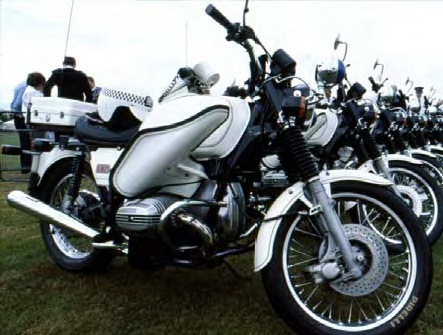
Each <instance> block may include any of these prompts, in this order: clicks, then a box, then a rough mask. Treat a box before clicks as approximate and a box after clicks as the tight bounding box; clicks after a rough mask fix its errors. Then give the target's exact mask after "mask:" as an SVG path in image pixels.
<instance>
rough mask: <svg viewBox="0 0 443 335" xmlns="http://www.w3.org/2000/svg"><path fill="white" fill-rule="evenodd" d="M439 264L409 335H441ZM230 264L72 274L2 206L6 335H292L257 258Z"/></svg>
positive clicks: (123, 267) (1, 309)
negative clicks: (271, 298)
mask: <svg viewBox="0 0 443 335" xmlns="http://www.w3.org/2000/svg"><path fill="white" fill-rule="evenodd" d="M17 188H21V189H25V188H26V185H24V184H17V183H2V184H0V195H1V197H2V199H4V196H5V195H6V193H7V192H8V191H10V190H12V189H17ZM434 257H435V259H434V262H435V277H434V283H433V288H432V293H431V297H430V299H429V303H428V305H427V307H426V309H425V310H424V311H423V313H422V315H421V316H420V318H419V320H418V321H417V322H416V324H415V325H414V326H413V328H411V329H410V330H409V332H408V334H409V335H412V334H414V335H424V334H426V335H437V334H443V324H442V321H441V320H443V308H442V306H443V305H442V301H443V281H440V280H439V279H440V278H442V277H443V242H442V241H440V242H438V243H437V245H436V246H435V247H434ZM228 261H229V260H228ZM229 262H230V264H232V265H233V267H234V268H235V269H236V270H237V271H238V273H239V274H240V275H241V276H242V278H239V277H237V276H235V275H234V274H233V273H232V272H230V271H229V269H228V268H227V267H226V266H220V267H217V268H211V269H199V270H188V269H179V268H168V269H166V270H163V271H159V272H153V273H151V272H145V271H140V270H135V269H132V268H130V267H129V266H128V264H127V263H126V261H125V259H124V258H121V259H117V260H116V261H114V263H113V264H112V266H111V267H110V268H109V269H108V270H107V271H106V272H104V273H100V274H90V275H85V274H74V273H70V272H66V271H63V270H61V269H60V268H58V267H57V266H56V265H54V264H53V263H52V261H51V260H50V258H49V256H48V255H47V253H46V251H45V249H44V247H43V243H42V241H41V238H40V232H39V228H38V225H37V223H36V220H35V219H33V218H30V217H29V216H26V215H25V214H22V213H20V212H18V211H16V210H13V209H12V208H10V207H8V206H7V205H6V204H5V201H4V200H1V201H0V334H1V335H17V334H26V335H37V334H38V335H40V334H45V335H47V334H64V335H70V334H73V335H74V334H75V335H78V334H85V335H86V334H97V335H98V334H107V335H112V334H125V335H126V334H128V335H129V334H131V335H136V334H146V335H150V334H152V335H154V334H156V335H158V334H207V335H217V334H232V335H236V334H238V335H246V334H275V335H280V334H281V335H283V334H291V333H292V332H291V331H290V329H288V328H287V327H286V326H285V325H284V324H283V323H282V322H281V321H280V320H279V319H278V317H277V316H276V315H275V314H274V312H273V310H272V309H271V307H270V305H269V303H268V300H267V298H266V296H265V294H264V292H263V289H262V287H261V283H260V278H259V276H257V275H255V274H253V272H252V266H253V257H252V255H245V256H236V257H234V258H231V260H230V261H229ZM300 335H301V334H300Z"/></svg>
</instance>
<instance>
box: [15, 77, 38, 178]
mask: <svg viewBox="0 0 443 335" xmlns="http://www.w3.org/2000/svg"><path fill="white" fill-rule="evenodd" d="M26 84H27V86H26V89H25V91H24V92H23V96H22V106H21V110H22V112H26V111H27V109H28V105H29V103H30V102H31V99H32V97H35V96H40V97H41V96H43V93H42V91H43V86H44V85H45V77H44V76H43V75H42V74H41V73H39V72H32V73H30V74H28V79H26ZM14 125H15V129H17V130H18V131H19V138H20V147H21V148H22V149H23V150H29V149H30V148H31V137H30V133H29V132H28V130H27V127H26V123H25V115H23V113H15V114H14ZM20 165H21V168H22V173H27V172H29V170H30V167H31V156H30V155H29V154H24V153H22V154H21V155H20Z"/></svg>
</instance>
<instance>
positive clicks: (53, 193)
mask: <svg viewBox="0 0 443 335" xmlns="http://www.w3.org/2000/svg"><path fill="white" fill-rule="evenodd" d="M70 171H71V162H70V161H64V162H61V163H59V164H58V165H57V166H55V167H54V169H53V170H52V171H51V173H50V174H49V175H50V177H48V178H46V180H43V181H42V184H41V185H40V187H39V191H38V194H37V197H38V198H39V199H40V200H42V201H43V202H45V203H47V204H48V205H50V206H52V207H54V208H58V209H61V207H62V202H63V198H64V196H65V194H66V192H67V190H68V188H69V185H70V183H71V179H72V178H73V175H72V173H71V172H70ZM91 175H92V173H91V171H90V169H89V168H88V169H86V171H85V173H84V174H83V176H82V181H81V184H80V192H79V196H78V197H77V199H76V200H75V202H74V211H73V212H72V213H71V215H73V216H76V217H79V216H80V215H79V214H80V213H81V211H82V210H85V209H87V208H92V207H94V205H98V203H99V201H100V200H99V196H98V186H97V184H96V183H95V181H94V180H93V178H92V177H91ZM80 219H82V218H81V217H80ZM83 219H84V218H83ZM83 221H84V223H85V224H87V225H88V226H90V227H92V228H94V229H96V230H97V231H100V229H101V228H102V227H101V225H102V224H103V222H100V220H99V218H98V216H96V217H95V218H92V220H91V221H90V222H85V220H83ZM40 231H41V234H42V238H43V242H44V244H45V246H46V249H47V250H48V252H49V255H50V256H51V258H52V260H53V261H54V262H55V263H56V264H57V265H58V266H60V267H61V268H63V269H65V270H70V271H83V272H93V271H101V270H103V269H105V268H106V267H107V266H108V265H109V263H110V262H111V261H112V260H113V259H114V258H115V256H116V254H115V252H114V251H112V250H97V249H93V248H92V241H91V239H89V238H87V237H84V236H78V235H77V234H75V233H73V232H70V231H68V230H66V229H62V228H59V227H56V226H54V225H52V224H50V223H48V222H44V221H41V222H40Z"/></svg>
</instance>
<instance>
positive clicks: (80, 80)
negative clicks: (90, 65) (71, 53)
mask: <svg viewBox="0 0 443 335" xmlns="http://www.w3.org/2000/svg"><path fill="white" fill-rule="evenodd" d="M75 66H76V62H75V58H74V57H65V59H64V61H63V68H62V69H57V70H54V71H52V75H51V77H49V79H48V81H47V82H46V84H45V87H44V89H43V94H44V96H45V97H49V96H51V90H52V88H53V87H54V85H57V87H58V96H59V97H61V98H68V99H75V100H80V101H86V102H92V92H91V87H90V86H89V82H88V77H87V76H86V74H84V73H83V72H81V71H77V70H76V69H75Z"/></svg>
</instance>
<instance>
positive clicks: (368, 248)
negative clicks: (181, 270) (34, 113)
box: [8, 5, 432, 334]
mask: <svg viewBox="0 0 443 335" xmlns="http://www.w3.org/2000/svg"><path fill="white" fill-rule="evenodd" d="M206 13H207V14H208V15H209V16H211V17H212V18H213V19H214V20H215V21H217V22H218V23H219V24H221V25H222V26H223V27H224V28H226V30H227V39H228V41H233V42H235V43H237V44H238V45H240V46H242V47H243V48H244V49H245V50H246V51H247V53H248V55H249V57H250V60H251V63H250V70H251V77H250V79H249V81H248V94H249V95H250V96H252V97H253V98H254V100H253V104H252V109H251V108H250V106H249V104H248V103H247V102H246V101H245V100H243V99H238V98H230V97H225V96H211V95H207V94H204V92H205V91H206V89H207V87H208V86H210V85H211V84H212V83H213V82H214V80H215V79H214V78H216V74H207V75H205V76H200V79H197V76H196V75H195V73H194V72H195V71H194V70H192V69H181V70H180V71H179V73H178V76H179V78H180V79H177V81H176V82H177V84H178V86H179V87H180V89H178V90H177V89H176V90H174V89H171V90H169V92H167V93H166V96H164V97H163V99H162V103H161V104H160V105H159V106H157V107H155V108H153V109H152V111H151V112H150V115H149V116H147V117H146V118H145V120H144V121H143V122H142V124H141V125H140V126H139V127H138V128H137V130H136V131H135V132H134V134H133V135H132V136H131V137H130V139H129V141H127V139H123V137H120V138H117V135H115V137H113V136H111V133H107V134H108V135H107V136H106V137H105V136H103V137H101V138H100V135H98V134H100V133H101V130H103V129H101V130H100V131H99V129H100V127H102V125H101V126H100V125H96V127H97V128H96V129H97V130H96V131H93V129H94V127H93V126H92V127H91V128H89V130H85V128H82V125H81V123H82V122H83V121H84V120H83V119H82V121H80V122H79V121H78V122H77V126H76V128H79V129H75V133H76V134H77V135H76V136H70V137H67V138H66V137H63V138H60V141H59V142H57V143H51V142H48V141H43V140H42V141H34V150H35V155H34V161H33V168H35V169H37V165H38V160H39V156H40V154H39V153H40V152H46V151H49V152H50V151H52V150H53V148H59V149H60V150H61V149H63V150H64V151H65V152H66V153H69V154H71V157H70V158H69V159H65V160H61V161H58V162H55V163H54V164H53V165H52V166H50V167H48V168H47V169H46V173H43V174H42V175H41V176H39V177H40V178H39V179H40V180H39V181H38V182H36V183H35V184H36V185H35V187H34V188H33V190H32V193H33V194H32V195H27V194H25V193H23V192H20V191H13V192H11V193H10V194H9V195H8V203H9V204H10V205H12V206H13V207H16V208H18V209H20V210H22V211H24V212H27V213H29V214H31V215H33V216H35V217H37V218H39V219H40V220H41V223H40V224H41V230H42V236H43V239H44V242H45V244H46V246H47V249H48V251H49V253H50V255H51V257H52V258H53V260H54V261H55V262H56V263H57V264H58V265H59V266H61V267H62V268H65V269H68V270H91V269H94V268H97V267H103V266H105V265H106V264H107V263H109V262H110V261H111V260H112V258H113V257H114V256H115V254H116V252H121V253H124V254H127V257H128V259H129V261H130V262H131V263H132V264H133V265H135V266H141V267H146V268H151V269H158V268H161V267H163V266H166V265H180V266H190V267H192V266H199V265H205V264H212V265H214V264H218V263H219V262H220V261H221V260H223V259H224V258H225V257H227V256H229V255H233V254H240V253H243V252H247V251H249V250H251V249H252V248H255V270H256V271H260V272H261V274H262V280H263V285H264V287H265V290H266V293H267V294H268V297H269V299H270V302H271V304H272V305H273V307H274V308H275V310H276V312H277V313H278V315H279V316H280V317H281V318H282V319H283V320H285V321H286V323H287V324H288V325H289V326H290V327H291V328H293V329H294V330H295V331H297V332H298V333H300V334H346V333H352V334H401V333H404V331H406V329H407V328H408V327H409V326H411V324H412V323H413V322H414V320H415V319H416V318H417V317H418V315H419V313H420V312H421V310H422V309H423V307H424V305H425V303H426V300H427V297H428V294H429V290H430V284H431V277H432V258H431V250H430V247H429V244H428V243H427V241H426V236H425V234H424V231H423V229H422V228H421V227H420V225H419V224H418V223H417V219H416V217H415V216H414V214H413V212H412V211H411V210H410V209H409V208H408V206H406V205H405V203H404V202H403V201H402V200H401V199H399V198H398V197H396V196H395V194H394V193H393V192H392V191H391V189H390V186H391V185H392V183H391V182H390V181H389V180H386V179H384V178H381V177H379V176H376V175H374V174H367V173H363V172H359V171H348V170H344V171H343V170H335V171H328V172H324V173H320V172H319V170H318V166H317V164H316V162H315V161H314V159H313V157H312V156H311V154H310V152H309V149H308V147H307V145H306V141H305V139H304V137H303V134H302V132H301V129H300V126H299V123H301V122H303V119H304V117H305V115H304V113H305V101H304V98H303V97H302V96H301V95H300V94H299V92H298V91H297V90H294V89H293V88H292V86H291V79H292V77H293V76H294V75H295V65H296V64H295V61H294V60H293V59H292V58H291V57H290V56H289V55H288V54H287V53H286V52H285V51H284V50H282V49H279V50H277V51H276V52H275V53H274V54H273V55H272V56H271V55H270V54H269V53H268V52H267V51H266V49H265V48H264V47H263V49H264V50H265V54H264V55H263V56H261V57H259V58H256V57H255V52H254V49H253V47H252V45H251V41H252V42H255V44H256V45H259V46H263V45H262V43H261V42H260V41H259V39H258V38H257V36H256V35H255V33H254V31H253V29H252V28H251V27H248V26H246V25H245V24H244V23H243V24H239V23H235V24H234V23H231V22H230V21H229V20H228V19H227V18H226V17H225V16H224V15H223V14H221V13H220V12H219V11H218V10H217V9H216V8H215V7H214V6H212V5H209V6H208V7H207V8H206ZM267 69H268V70H267ZM202 77H203V78H206V80H204V79H201V78H202ZM103 131H104V130H103ZM123 141H127V142H126V143H124V142H123ZM124 144H126V145H125V146H124V149H122V150H121V152H120V153H119V154H118V155H117V157H116V158H115V160H114V161H112V160H111V159H109V160H108V162H107V163H103V162H105V159H104V157H100V159H98V155H99V151H100V150H105V149H113V152H115V151H116V150H115V149H114V147H115V146H123V145H124ZM37 149H39V150H37ZM270 154H277V155H278V157H279V160H280V161H281V164H282V166H283V168H284V171H285V173H286V174H287V176H288V179H289V182H290V183H291V185H290V186H289V187H288V188H286V189H285V190H283V191H282V192H281V194H280V195H279V196H278V197H277V198H276V199H275V200H274V199H273V200H272V201H271V203H270V204H266V203H263V200H262V198H266V196H262V195H261V194H260V192H261V191H262V189H261V171H260V162H261V160H262V158H263V157H266V156H268V155H270ZM41 155H43V154H41ZM103 156H105V155H103ZM102 158H103V159H102ZM104 164H109V166H104ZM34 171H35V170H34ZM104 175H107V176H108V178H105V177H104ZM257 231H258V233H257ZM256 234H257V235H256ZM255 237H256V238H255Z"/></svg>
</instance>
